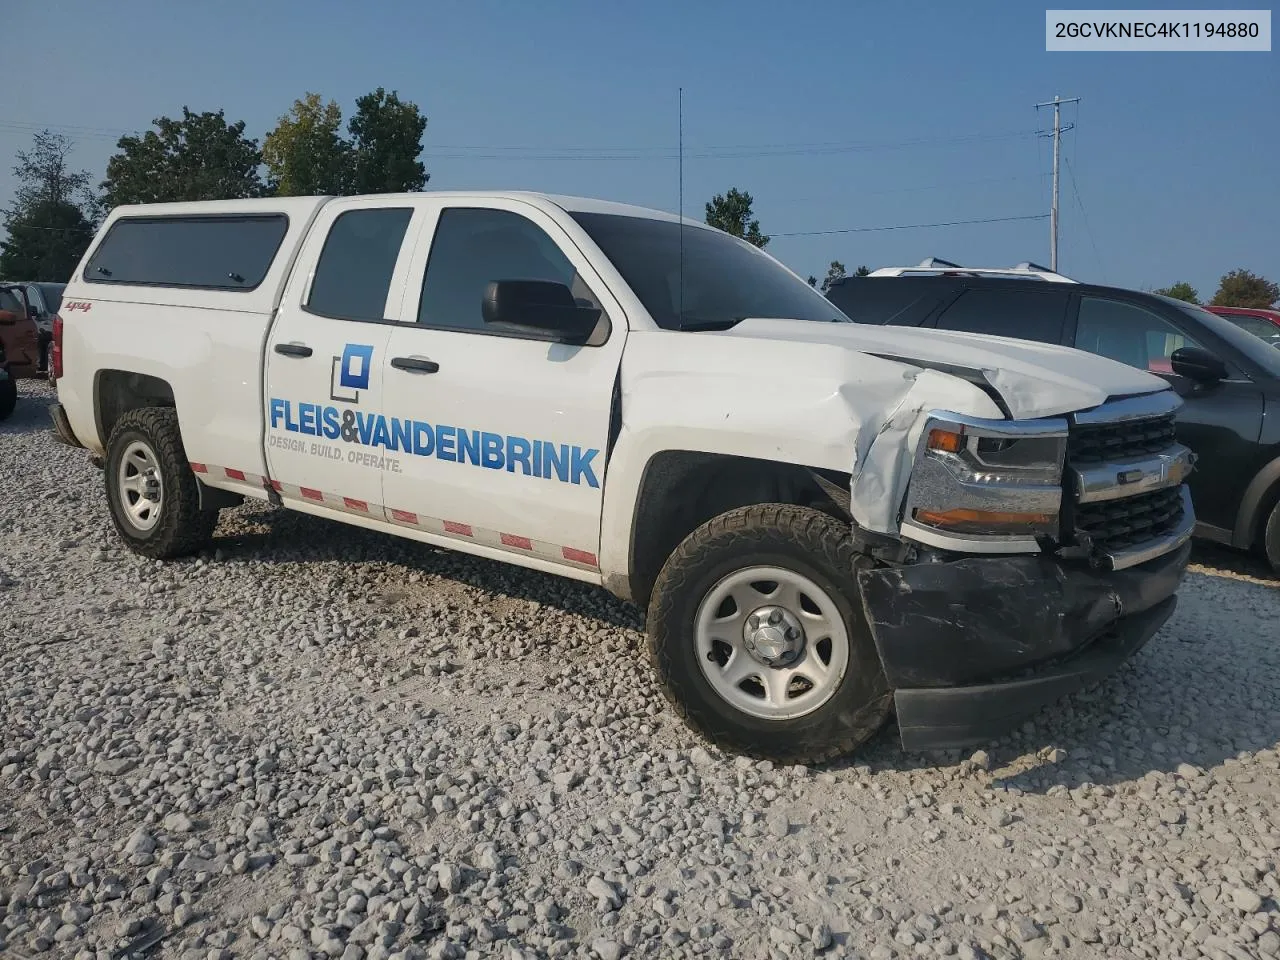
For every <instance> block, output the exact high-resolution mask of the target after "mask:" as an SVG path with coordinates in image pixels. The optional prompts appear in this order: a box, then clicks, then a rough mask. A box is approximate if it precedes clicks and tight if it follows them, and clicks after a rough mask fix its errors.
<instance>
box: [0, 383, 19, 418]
mask: <svg viewBox="0 0 1280 960" xmlns="http://www.w3.org/2000/svg"><path fill="white" fill-rule="evenodd" d="M17 405H18V384H17V383H15V382H14V380H13V378H12V377H5V378H4V379H3V380H0V420H8V419H9V418H10V417H11V416H13V409H14V407H16V406H17Z"/></svg>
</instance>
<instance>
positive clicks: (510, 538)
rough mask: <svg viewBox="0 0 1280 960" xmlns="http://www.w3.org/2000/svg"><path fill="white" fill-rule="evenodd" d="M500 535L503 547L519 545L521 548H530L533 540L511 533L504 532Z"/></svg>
mask: <svg viewBox="0 0 1280 960" xmlns="http://www.w3.org/2000/svg"><path fill="white" fill-rule="evenodd" d="M500 536H501V537H502V545H503V546H504V547H519V548H520V549H521V550H532V549H533V541H532V540H530V539H529V538H528V537H517V536H516V535H515V534H512V533H504V534H501V535H500Z"/></svg>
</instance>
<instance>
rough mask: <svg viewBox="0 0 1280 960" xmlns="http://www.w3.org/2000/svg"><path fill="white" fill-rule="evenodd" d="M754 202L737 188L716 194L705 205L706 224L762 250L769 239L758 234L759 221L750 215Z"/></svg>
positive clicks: (747, 194)
mask: <svg viewBox="0 0 1280 960" xmlns="http://www.w3.org/2000/svg"><path fill="white" fill-rule="evenodd" d="M754 202H755V201H754V200H753V199H752V197H751V194H749V193H747V192H746V191H745V190H739V189H738V188H737V187H733V188H732V189H730V191H729V192H728V193H725V194H720V193H717V194H716V195H715V196H714V197H713V198H712V199H711V201H710V202H709V203H708V204H707V223H708V224H710V225H711V226H713V227H717V228H718V229H720V230H723V231H724V232H725V233H729V234H732V235H733V236H735V237H738V238H740V239H742V240H746V241H747V243H753V244H755V245H756V246H757V247H762V248H763V247H764V246H766V245H767V244H768V243H769V238H768V237H767V236H765V235H764V234H763V233H761V232H760V221H759V220H757V219H755V217H754V216H753V215H752V213H751V204H752V203H754Z"/></svg>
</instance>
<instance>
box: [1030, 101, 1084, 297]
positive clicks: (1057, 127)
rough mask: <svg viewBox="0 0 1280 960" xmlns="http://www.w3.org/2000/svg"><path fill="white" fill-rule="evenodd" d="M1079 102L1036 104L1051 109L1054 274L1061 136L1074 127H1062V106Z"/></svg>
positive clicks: (1052, 266)
mask: <svg viewBox="0 0 1280 960" xmlns="http://www.w3.org/2000/svg"><path fill="white" fill-rule="evenodd" d="M1079 102H1080V98H1079V97H1069V98H1067V99H1066V100H1064V99H1062V98H1061V97H1056V96H1055V97H1054V98H1053V99H1052V100H1046V101H1045V102H1044V103H1037V104H1036V110H1039V109H1040V108H1041V107H1053V134H1052V136H1053V207H1052V208H1051V209H1050V211H1049V269H1050V270H1052V271H1054V272H1055V273H1057V271H1058V158H1059V155H1060V154H1061V153H1062V134H1063V133H1065V132H1066V131H1067V130H1070V129H1072V128H1073V127H1074V126H1075V124H1074V123H1069V124H1067V125H1066V126H1065V127H1064V126H1063V125H1062V105H1063V104H1064V103H1079ZM1043 136H1049V134H1043Z"/></svg>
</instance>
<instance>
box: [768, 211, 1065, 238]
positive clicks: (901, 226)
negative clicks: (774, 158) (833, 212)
mask: <svg viewBox="0 0 1280 960" xmlns="http://www.w3.org/2000/svg"><path fill="white" fill-rule="evenodd" d="M1048 216H1049V214H1047V213H1032V214H1027V215H1026V216H1021V217H983V218H981V219H977V220H946V221H943V222H941V223H896V224H893V225H891V226H884V227H844V228H842V229H839V230H797V231H794V232H792V233H773V234H770V236H773V237H825V236H830V235H831V234H836V233H879V232H882V231H885V230H921V229H924V228H925V227H959V226H966V225H968V224H971V223H1010V222H1012V221H1014V220H1045V219H1047V218H1048Z"/></svg>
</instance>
